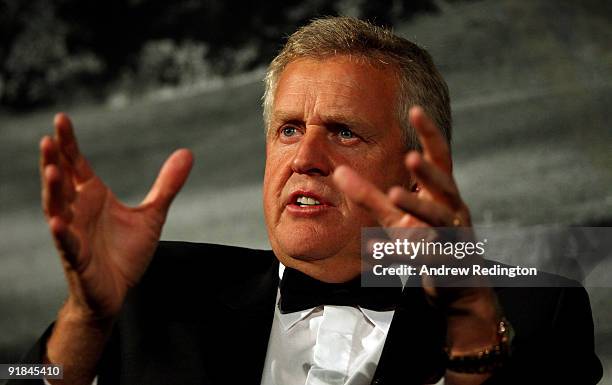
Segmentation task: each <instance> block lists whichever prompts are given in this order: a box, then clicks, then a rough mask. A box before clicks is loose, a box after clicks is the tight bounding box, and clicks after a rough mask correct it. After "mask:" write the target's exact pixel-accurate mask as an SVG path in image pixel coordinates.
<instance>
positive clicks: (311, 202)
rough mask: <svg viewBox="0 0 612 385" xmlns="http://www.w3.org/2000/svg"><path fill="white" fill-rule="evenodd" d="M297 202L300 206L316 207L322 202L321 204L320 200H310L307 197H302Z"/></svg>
mask: <svg viewBox="0 0 612 385" xmlns="http://www.w3.org/2000/svg"><path fill="white" fill-rule="evenodd" d="M296 202H297V203H298V204H299V205H300V206H314V205H320V204H321V202H319V201H318V200H316V199H314V198H310V197H305V196H303V195H300V196H299V197H298V198H297V200H296Z"/></svg>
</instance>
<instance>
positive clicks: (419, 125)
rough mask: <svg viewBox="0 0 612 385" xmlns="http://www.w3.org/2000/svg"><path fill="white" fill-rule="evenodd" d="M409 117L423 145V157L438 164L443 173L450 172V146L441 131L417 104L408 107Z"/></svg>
mask: <svg viewBox="0 0 612 385" xmlns="http://www.w3.org/2000/svg"><path fill="white" fill-rule="evenodd" d="M409 119H410V125H411V126H412V127H413V128H414V129H415V131H416V134H417V136H418V138H419V141H420V143H421V146H422V147H423V156H424V157H425V159H426V160H428V161H430V162H432V163H433V164H435V165H436V166H438V167H439V168H440V169H442V170H443V171H444V172H445V173H447V174H450V173H451V171H452V160H451V155H450V147H449V146H448V143H447V141H446V139H445V138H444V135H442V131H441V130H440V129H439V128H438V127H437V126H436V125H435V123H434V122H433V121H432V120H431V119H430V118H429V117H428V116H427V115H426V114H425V111H423V109H422V108H421V107H419V106H416V107H412V108H411V109H410V112H409Z"/></svg>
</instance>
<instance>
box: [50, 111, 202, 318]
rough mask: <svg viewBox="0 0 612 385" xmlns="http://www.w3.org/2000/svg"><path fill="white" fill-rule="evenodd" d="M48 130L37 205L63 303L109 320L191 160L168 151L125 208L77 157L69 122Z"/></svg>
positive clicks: (59, 118) (143, 262)
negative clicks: (146, 188)
mask: <svg viewBox="0 0 612 385" xmlns="http://www.w3.org/2000/svg"><path fill="white" fill-rule="evenodd" d="M54 125H55V136H54V137H49V136H46V137H44V138H43V139H42V140H41V142H40V153H41V157H40V173H41V178H42V204H43V209H44V212H45V216H46V219H47V222H48V225H49V228H50V230H51V233H52V235H53V239H54V241H55V245H56V248H57V250H58V252H59V254H60V256H61V260H62V264H63V267H64V271H65V274H66V278H67V281H68V286H69V298H68V302H67V304H68V305H69V306H70V307H71V311H76V312H79V313H81V314H80V315H81V316H84V317H90V318H94V319H95V318H97V319H104V318H112V317H114V316H115V315H116V314H117V313H118V312H119V310H120V309H121V306H122V304H123V301H124V298H125V295H126V293H127V290H128V288H130V287H131V286H133V285H134V284H136V283H137V282H138V280H139V279H140V277H141V276H142V274H143V273H144V271H145V270H146V268H147V266H148V264H149V262H150V259H151V256H152V255H153V252H154V250H155V248H156V246H157V243H158V240H159V237H160V234H161V229H162V226H163V224H164V221H165V219H166V214H167V212H168V208H169V206H170V203H171V202H172V200H173V198H174V197H175V196H176V194H177V193H178V191H179V190H180V189H181V187H182V186H183V184H184V182H185V180H186V179H187V176H188V174H189V171H190V169H191V165H192V163H193V159H192V155H191V152H190V151H188V150H185V149H181V150H177V151H176V152H174V153H173V154H172V155H171V156H170V157H169V158H168V159H167V160H166V162H165V163H164V165H163V166H162V168H161V171H160V172H159V175H158V177H157V179H156V181H155V183H154V185H153V187H152V188H151V190H150V192H149V193H148V195H147V196H146V198H145V199H144V201H143V202H142V203H141V204H140V205H139V206H137V207H127V206H125V205H123V204H122V203H121V202H119V201H118V200H117V198H116V197H115V195H114V194H113V192H112V191H111V190H110V189H109V188H108V187H107V186H106V185H105V184H104V183H103V182H102V180H101V179H100V178H99V177H98V176H97V175H96V174H95V173H94V172H93V170H92V169H91V167H90V165H89V163H88V162H87V160H86V159H85V157H84V156H83V155H82V154H81V153H80V152H79V148H78V145H77V141H76V138H75V136H74V132H73V129H72V124H71V122H70V120H69V118H68V117H67V116H66V115H64V114H62V113H60V114H57V115H56V116H55V120H54Z"/></svg>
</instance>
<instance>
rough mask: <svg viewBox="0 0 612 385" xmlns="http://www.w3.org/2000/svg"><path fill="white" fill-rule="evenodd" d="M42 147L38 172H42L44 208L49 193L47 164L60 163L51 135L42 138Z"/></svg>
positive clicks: (40, 145) (41, 182)
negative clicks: (47, 188)
mask: <svg viewBox="0 0 612 385" xmlns="http://www.w3.org/2000/svg"><path fill="white" fill-rule="evenodd" d="M39 148H40V158H39V161H38V173H39V174H40V188H41V197H42V203H43V209H44V210H45V213H46V212H47V211H46V208H45V196H46V194H47V192H46V190H45V187H46V184H45V166H47V165H49V164H58V161H59V155H58V153H57V148H56V147H55V143H54V141H53V139H52V138H51V137H50V136H44V137H43V138H42V139H41V140H40V144H39Z"/></svg>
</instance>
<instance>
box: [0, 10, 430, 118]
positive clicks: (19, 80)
mask: <svg viewBox="0 0 612 385" xmlns="http://www.w3.org/2000/svg"><path fill="white" fill-rule="evenodd" d="M436 10H437V8H436V7H435V3H434V1H433V0H381V1H377V2H372V1H366V0H328V1H326V0H309V1H301V0H269V1H265V2H259V3H258V2H227V1H222V0H177V1H174V2H171V3H170V2H167V1H163V0H106V1H78V0H30V1H27V2H24V1H19V0H0V34H1V36H0V102H1V103H3V104H5V105H10V106H13V107H18V108H23V107H30V106H34V105H40V104H42V103H49V102H53V101H54V100H56V99H58V98H64V97H66V96H67V95H70V94H71V93H74V92H77V91H78V88H79V83H81V82H84V83H86V84H87V85H89V86H91V85H95V89H97V90H102V91H104V89H105V88H106V85H109V84H110V85H112V84H113V83H114V82H115V81H116V80H117V79H118V78H120V77H121V76H124V75H125V74H126V73H140V74H141V75H142V70H143V68H145V67H146V68H147V69H146V71H145V72H147V71H148V74H149V75H147V76H150V79H154V78H155V81H156V82H159V83H162V84H163V83H165V82H166V83H169V84H176V83H177V82H178V83H180V82H182V81H186V79H190V80H189V81H192V80H193V77H192V76H191V75H186V76H183V75H182V74H179V73H176V71H179V72H181V71H187V72H189V71H191V73H194V71H195V73H199V74H208V73H209V72H210V71H213V72H215V73H218V74H222V75H226V74H230V73H235V72H239V71H244V70H249V69H252V68H255V67H257V66H260V65H263V64H265V63H267V62H268V61H269V60H270V59H271V58H272V57H273V56H274V54H275V53H276V52H277V50H278V49H279V48H280V46H281V43H282V42H281V41H279V37H281V36H288V35H289V34H290V33H291V32H293V31H294V30H295V28H296V26H298V25H301V24H304V23H305V22H307V21H308V20H309V19H312V18H314V17H318V16H324V15H337V14H352V15H353V16H358V17H362V18H366V19H370V20H374V21H375V22H377V23H379V24H384V25H388V26H392V25H393V24H394V23H395V22H397V21H398V20H400V19H405V18H409V17H410V16H412V15H413V14H415V13H417V12H422V11H436ZM197 47H205V49H200V48H197ZM181 55H182V56H181ZM198 55H200V56H202V58H198V57H196V56H198ZM170 56H176V57H174V58H170ZM200 59H205V60H207V61H208V63H209V65H206V70H203V69H202V68H203V67H202V66H201V60H200ZM155 60H159V62H156V63H154V62H155ZM186 61H194V63H196V64H193V65H188V64H186ZM164 63H165V64H164ZM196 67H197V68H196ZM152 71H153V72H154V71H159V73H155V74H154V73H152ZM172 71H174V72H173V74H172V75H169V74H170V73H171V72H172ZM139 76H140V75H139Z"/></svg>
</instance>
